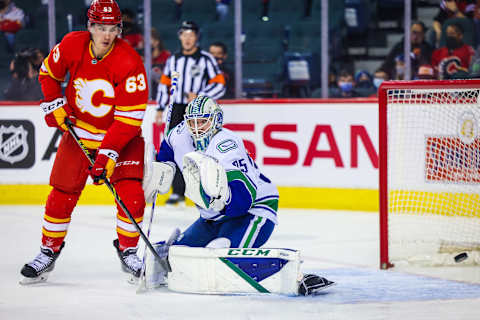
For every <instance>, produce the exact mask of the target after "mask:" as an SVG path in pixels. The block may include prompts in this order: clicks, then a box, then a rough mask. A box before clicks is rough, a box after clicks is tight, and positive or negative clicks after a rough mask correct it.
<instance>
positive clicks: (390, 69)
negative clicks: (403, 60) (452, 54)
mask: <svg viewBox="0 0 480 320" xmlns="http://www.w3.org/2000/svg"><path fill="white" fill-rule="evenodd" d="M425 31H426V27H425V24H423V22H421V21H415V22H413V23H412V26H411V28H410V32H411V33H410V42H411V50H412V53H413V55H414V59H413V61H412V62H413V64H412V66H411V68H412V70H416V69H418V67H419V66H420V65H421V64H424V63H429V61H430V58H431V56H432V51H433V48H432V46H431V45H430V44H428V43H427V42H426V41H425ZM403 42H404V39H403V38H402V40H400V41H399V42H398V43H397V44H396V45H395V46H394V47H393V48H392V50H390V52H389V53H388V55H387V58H386V59H385V61H384V62H383V64H382V66H381V67H380V68H381V69H382V70H384V71H385V72H387V73H388V76H389V77H390V78H391V79H393V78H394V77H395V65H396V61H395V58H396V57H398V56H399V55H402V54H404V51H405V50H404V48H403ZM412 75H413V72H412Z"/></svg>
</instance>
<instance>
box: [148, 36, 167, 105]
mask: <svg viewBox="0 0 480 320" xmlns="http://www.w3.org/2000/svg"><path fill="white" fill-rule="evenodd" d="M151 44H152V86H151V87H150V90H151V91H152V94H151V96H152V97H156V96H157V90H158V84H159V83H160V79H161V77H162V74H163V68H164V67H165V63H166V62H167V59H168V57H170V55H171V53H170V51H168V50H167V49H166V48H165V46H164V45H163V41H162V38H161V37H160V33H159V32H158V31H157V29H155V28H152V33H151Z"/></svg>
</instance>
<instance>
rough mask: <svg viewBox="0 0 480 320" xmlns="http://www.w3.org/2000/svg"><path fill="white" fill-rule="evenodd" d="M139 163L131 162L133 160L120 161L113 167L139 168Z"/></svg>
mask: <svg viewBox="0 0 480 320" xmlns="http://www.w3.org/2000/svg"><path fill="white" fill-rule="evenodd" d="M139 165H140V161H133V160H127V161H121V162H117V164H116V165H115V167H120V166H139Z"/></svg>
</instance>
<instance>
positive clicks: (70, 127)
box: [65, 117, 172, 272]
mask: <svg viewBox="0 0 480 320" xmlns="http://www.w3.org/2000/svg"><path fill="white" fill-rule="evenodd" d="M65 125H66V126H67V128H68V131H69V133H70V134H71V135H72V137H73V138H74V139H75V141H76V142H77V144H78V146H79V147H80V148H81V149H82V151H83V154H85V156H86V157H87V159H88V161H90V164H91V165H92V166H93V164H94V163H95V159H94V158H93V155H92V154H91V153H90V151H89V150H88V149H87V147H86V146H85V145H84V144H83V142H82V141H80V138H79V137H78V135H77V133H76V132H75V130H74V129H73V124H72V122H71V121H70V119H69V118H68V117H66V118H65ZM105 184H106V185H107V187H108V189H109V190H110V192H111V193H112V194H113V196H114V197H115V201H116V202H117V203H118V205H119V206H120V208H122V210H123V212H125V214H126V215H127V217H128V219H130V221H131V222H132V223H133V225H134V226H135V229H137V231H138V233H139V234H140V236H141V237H142V239H143V241H144V242H145V244H146V245H147V247H148V249H150V251H151V252H152V254H153V256H154V257H155V258H156V259H157V260H158V262H159V263H160V265H161V266H162V268H164V269H165V270H167V271H168V272H170V271H172V268H171V267H170V264H169V263H168V260H167V259H166V258H161V257H160V256H159V255H158V253H157V251H155V249H154V248H153V246H152V243H151V242H150V240H148V238H147V236H145V234H144V233H143V231H142V228H140V226H139V225H138V223H137V221H135V219H134V218H133V216H132V214H131V213H130V211H128V209H127V207H126V206H125V204H124V203H123V201H122V199H120V196H119V195H118V193H117V191H116V190H115V188H114V187H113V185H112V183H111V182H110V180H108V179H107V178H105Z"/></svg>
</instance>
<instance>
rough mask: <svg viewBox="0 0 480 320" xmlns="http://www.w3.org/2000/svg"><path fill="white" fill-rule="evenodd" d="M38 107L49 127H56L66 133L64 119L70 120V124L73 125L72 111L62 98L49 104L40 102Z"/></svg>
mask: <svg viewBox="0 0 480 320" xmlns="http://www.w3.org/2000/svg"><path fill="white" fill-rule="evenodd" d="M40 107H41V108H42V110H43V112H45V122H46V123H47V126H49V127H57V128H59V129H60V130H62V131H67V130H68V128H67V126H66V125H65V118H66V117H68V118H69V119H70V121H71V122H72V124H75V121H76V119H75V117H74V116H73V111H72V109H71V108H70V106H69V105H68V104H67V100H66V99H65V98H64V97H61V98H57V99H55V100H52V101H49V102H42V103H40Z"/></svg>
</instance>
